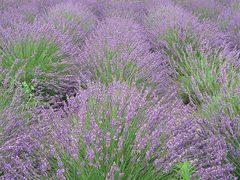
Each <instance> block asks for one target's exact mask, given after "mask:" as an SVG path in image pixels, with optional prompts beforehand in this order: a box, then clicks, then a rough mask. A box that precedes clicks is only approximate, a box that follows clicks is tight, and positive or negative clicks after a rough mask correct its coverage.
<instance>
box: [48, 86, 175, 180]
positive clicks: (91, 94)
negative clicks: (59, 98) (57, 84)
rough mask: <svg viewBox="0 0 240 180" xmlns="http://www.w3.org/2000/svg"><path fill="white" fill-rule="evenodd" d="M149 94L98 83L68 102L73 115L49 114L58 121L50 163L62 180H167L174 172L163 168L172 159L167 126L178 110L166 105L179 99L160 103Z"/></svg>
mask: <svg viewBox="0 0 240 180" xmlns="http://www.w3.org/2000/svg"><path fill="white" fill-rule="evenodd" d="M147 95H148V92H147V91H145V92H144V93H143V94H142V93H139V92H138V90H137V89H136V87H132V88H130V87H129V86H128V85H127V84H126V83H117V82H113V84H112V85H110V86H108V87H106V86H103V85H102V84H101V83H97V84H93V85H89V86H88V90H82V91H79V92H78V94H77V96H76V97H75V98H71V99H70V100H69V101H68V106H67V107H65V108H66V109H65V111H66V112H67V114H65V113H64V111H59V112H56V113H54V114H53V113H52V111H50V112H46V113H45V116H46V117H45V121H47V122H49V121H51V122H52V124H51V129H52V130H53V131H52V137H51V141H53V142H52V143H50V144H51V146H50V150H49V151H50V152H51V154H52V158H51V160H50V162H49V163H50V164H51V165H52V168H53V171H54V172H55V174H56V176H57V177H58V178H59V179H80V178H81V179H82V178H83V179H94V178H98V179H132V178H133V179H139V178H143V179H162V178H163V179H167V178H168V177H169V176H170V175H171V171H168V172H164V171H163V165H162V164H159V161H162V159H163V157H164V156H165V154H166V149H165V145H164V144H165V141H166V133H165V131H164V128H163V127H164V126H165V123H166V122H167V121H168V118H170V116H172V115H171V113H169V112H171V111H172V112H174V111H176V109H175V108H177V107H176V106H174V107H170V103H169V104H168V105H169V107H170V108H171V109H172V110H171V109H168V110H167V109H165V108H166V105H164V104H163V102H167V100H171V99H172V100H173V99H174V94H172V95H170V94H169V95H170V96H166V97H163V98H162V99H161V100H160V101H159V102H156V100H157V99H158V98H155V99H152V100H148V99H147V97H148V96H147ZM172 100H171V101H172ZM172 102H173V101H172ZM172 105H173V104H172ZM160 109H161V110H162V111H163V112H160V111H159V110H160ZM165 110H166V112H164V111H165ZM168 113H169V114H168ZM167 115H169V117H168V116H167ZM166 116H167V117H166ZM173 117H174V116H173ZM167 123H168V122H167ZM171 176H172V177H174V175H171Z"/></svg>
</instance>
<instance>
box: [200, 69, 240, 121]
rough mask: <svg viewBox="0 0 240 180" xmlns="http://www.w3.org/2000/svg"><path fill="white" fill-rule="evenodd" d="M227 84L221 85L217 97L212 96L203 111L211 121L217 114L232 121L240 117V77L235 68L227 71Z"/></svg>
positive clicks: (205, 116) (203, 114) (204, 115)
mask: <svg viewBox="0 0 240 180" xmlns="http://www.w3.org/2000/svg"><path fill="white" fill-rule="evenodd" d="M226 78H227V82H226V84H221V89H220V91H219V93H218V94H217V95H216V96H212V97H211V98H210V100H209V101H208V102H206V107H204V109H202V110H201V112H200V113H201V115H202V116H203V117H204V118H207V119H211V118H212V117H214V116H216V115H217V114H220V113H221V114H222V115H223V116H227V117H229V118H230V119H234V118H236V117H240V92H239V89H240V75H239V73H237V72H236V71H235V69H234V68H233V67H231V68H229V69H228V71H227V77H226Z"/></svg>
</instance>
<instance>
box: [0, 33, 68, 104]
mask: <svg viewBox="0 0 240 180" xmlns="http://www.w3.org/2000/svg"><path fill="white" fill-rule="evenodd" d="M0 55H1V56H2V61H1V62H0V66H1V67H2V68H3V69H5V70H7V71H8V73H7V74H5V75H2V76H1V77H0V88H1V89H3V91H4V96H5V97H4V98H3V99H1V106H2V107H6V106H7V104H9V103H10V102H11V98H12V97H13V94H14V89H15V88H16V87H21V88H22V90H23V91H24V92H25V94H26V96H25V99H26V101H29V100H30V99H33V96H34V93H35V87H34V85H33V83H32V81H33V80H34V79H38V80H39V81H41V82H42V83H43V84H44V82H46V81H49V80H53V79H54V78H55V77H53V76H50V75H49V74H50V73H62V74H64V73H65V69H66V68H67V65H66V64H60V63H59V62H60V61H61V60H62V59H63V58H66V57H65V56H66V55H62V54H61V53H60V49H59V46H58V45H57V44H56V43H54V42H51V41H48V40H47V39H45V38H42V39H40V40H38V41H34V40H33V38H31V37H27V38H25V39H22V40H18V41H16V42H14V43H13V44H11V45H10V46H9V47H8V48H7V49H0ZM58 63H59V64H58ZM37 68H38V69H39V70H40V71H41V74H37V73H36V72H35V71H36V69H37ZM6 78H9V82H8V87H2V86H3V81H4V80H5V79H6ZM54 80H55V81H56V82H58V80H57V79H54ZM45 93H46V94H47V95H50V96H52V95H54V94H55V93H54V92H52V91H49V90H48V91H47V90H46V92H45ZM0 108H1V107H0Z"/></svg>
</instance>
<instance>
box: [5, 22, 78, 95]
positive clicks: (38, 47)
mask: <svg viewBox="0 0 240 180" xmlns="http://www.w3.org/2000/svg"><path fill="white" fill-rule="evenodd" d="M2 34H3V35H4V36H3V37H4V39H3V41H2V42H3V43H2V46H1V47H2V49H1V56H2V62H1V67H2V68H3V69H6V70H8V71H9V72H8V75H9V76H10V77H11V79H12V82H14V81H15V80H16V79H15V75H16V73H17V72H18V71H22V72H23V73H22V75H21V76H20V78H19V83H20V84H22V86H23V89H25V90H27V91H29V90H31V89H32V90H33V92H34V93H40V94H41V95H43V96H45V97H46V98H49V97H48V96H49V95H50V96H54V95H57V94H58V95H61V94H64V93H66V91H68V90H69V89H72V88H73V85H74V79H73V74H72V73H70V72H73V71H72V68H71V67H72V65H73V64H74V63H75V57H76V56H77V52H78V49H77V47H76V46H75V45H73V44H72V42H71V39H69V37H68V36H66V35H64V34H62V33H60V32H58V31H56V30H55V29H54V28H53V26H52V25H51V24H48V25H41V24H39V23H36V24H33V25H31V24H24V26H23V25H22V24H21V25H19V26H18V27H17V28H16V29H15V30H13V29H12V30H11V29H8V30H4V31H3V32H2ZM18 59H19V60H18ZM15 60H18V61H17V62H18V63H15ZM36 69H40V70H41V76H39V73H38V74H37V75H36V74H35V73H36ZM70 69H71V71H70ZM75 82H76V81H75ZM32 86H33V88H32ZM49 93H50V94H49Z"/></svg>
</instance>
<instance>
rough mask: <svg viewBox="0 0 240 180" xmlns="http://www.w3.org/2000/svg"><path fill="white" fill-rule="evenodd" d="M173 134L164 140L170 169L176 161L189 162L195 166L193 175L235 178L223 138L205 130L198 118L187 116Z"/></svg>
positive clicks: (201, 177) (198, 176) (208, 177)
mask: <svg viewBox="0 0 240 180" xmlns="http://www.w3.org/2000/svg"><path fill="white" fill-rule="evenodd" d="M172 133H173V134H172V135H173V136H172V139H171V138H170V140H169V141H168V143H167V144H168V145H167V147H168V149H169V157H168V158H167V161H168V162H170V163H166V164H167V165H168V167H169V168H170V167H172V166H173V165H174V164H175V163H178V162H182V161H189V162H190V163H191V165H192V166H193V167H194V168H195V172H194V173H193V175H192V178H200V179H234V177H233V176H232V174H231V173H232V172H233V170H234V168H233V166H232V165H231V164H230V163H229V162H228V159H227V153H228V149H227V144H226V142H225V140H224V138H223V137H222V136H219V135H217V134H215V133H212V132H209V131H207V130H206V129H205V128H204V127H203V122H202V121H201V120H199V119H195V120H194V119H192V120H190V119H189V118H186V119H185V120H184V121H183V122H182V123H181V124H180V125H179V126H177V127H175V130H173V131H172Z"/></svg>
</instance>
